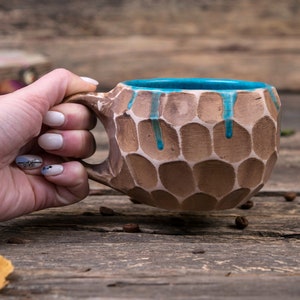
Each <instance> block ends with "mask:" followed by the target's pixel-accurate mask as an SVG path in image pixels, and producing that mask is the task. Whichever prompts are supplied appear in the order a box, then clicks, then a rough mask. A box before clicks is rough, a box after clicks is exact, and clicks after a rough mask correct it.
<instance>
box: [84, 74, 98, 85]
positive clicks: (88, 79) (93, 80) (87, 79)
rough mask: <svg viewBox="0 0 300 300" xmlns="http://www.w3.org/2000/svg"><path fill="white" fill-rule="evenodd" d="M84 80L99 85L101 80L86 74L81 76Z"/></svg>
mask: <svg viewBox="0 0 300 300" xmlns="http://www.w3.org/2000/svg"><path fill="white" fill-rule="evenodd" d="M80 78H81V79H82V80H83V81H85V82H88V83H91V84H93V85H98V84H99V82H98V81H97V80H96V79H93V78H90V77H85V76H81V77H80Z"/></svg>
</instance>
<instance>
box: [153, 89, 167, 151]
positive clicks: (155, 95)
mask: <svg viewBox="0 0 300 300" xmlns="http://www.w3.org/2000/svg"><path fill="white" fill-rule="evenodd" d="M160 96H161V93H160V92H154V93H153V94H152V104H151V113H150V120H151V123H152V127H153V130H154V135H155V139H156V145H157V148H158V149H159V150H163V148H164V143H163V140H162V134H161V129H160V125H159V103H160Z"/></svg>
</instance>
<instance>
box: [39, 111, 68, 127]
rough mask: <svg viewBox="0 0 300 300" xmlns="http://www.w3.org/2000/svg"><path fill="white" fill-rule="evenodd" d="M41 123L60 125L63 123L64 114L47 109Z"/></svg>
mask: <svg viewBox="0 0 300 300" xmlns="http://www.w3.org/2000/svg"><path fill="white" fill-rule="evenodd" d="M43 123H44V124H46V125H48V126H53V127H56V126H61V125H63V124H64V123H65V116H64V114H63V113H61V112H59V111H48V112H47V113H46V115H45V117H44V119H43Z"/></svg>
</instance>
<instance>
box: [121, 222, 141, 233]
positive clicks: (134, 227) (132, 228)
mask: <svg viewBox="0 0 300 300" xmlns="http://www.w3.org/2000/svg"><path fill="white" fill-rule="evenodd" d="M123 231H124V232H130V233H135V232H140V227H139V225H138V224H136V223H128V224H124V225H123Z"/></svg>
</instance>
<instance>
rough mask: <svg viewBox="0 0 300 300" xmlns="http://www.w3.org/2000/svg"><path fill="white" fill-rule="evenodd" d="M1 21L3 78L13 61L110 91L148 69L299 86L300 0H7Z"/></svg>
mask: <svg viewBox="0 0 300 300" xmlns="http://www.w3.org/2000/svg"><path fill="white" fill-rule="evenodd" d="M0 19H1V26H0V68H2V73H1V71H0V79H4V77H7V76H11V73H12V71H11V70H12V69H13V68H12V66H11V64H12V61H14V62H15V65H14V68H15V67H16V62H17V66H18V67H22V68H23V69H24V68H25V69H26V68H27V67H32V65H34V66H35V69H34V72H35V71H37V72H36V73H38V74H32V73H31V77H30V76H29V77H30V78H29V80H31V79H32V78H35V76H40V75H41V74H40V73H43V72H45V71H46V70H48V69H53V68H57V67H64V68H67V69H69V70H71V71H73V72H75V73H77V74H79V75H81V76H90V77H93V78H95V79H97V80H98V81H100V89H101V90H104V91H107V90H109V89H111V88H112V87H114V86H115V85H116V83H118V82H120V81H123V80H127V79H132V78H144V77H228V78H236V79H248V80H259V81H264V82H267V83H270V84H272V85H275V86H276V87H277V88H278V89H279V90H280V91H288V92H298V91H299V89H300V72H299V71H300V39H299V37H300V0H284V1H282V0H239V1H236V0H198V1H196V0H185V1H182V0H127V1H125V0H85V1H82V0H73V1H70V0H64V1H61V0H26V1H23V0H10V1H5V0H1V1H0ZM16 50H22V51H26V54H24V53H20V52H16ZM8 61H9V62H10V66H9V68H10V69H9V70H8V69H7V68H8V67H7V65H8ZM5 68H6V71H5V72H4V71H3V70H4V69H5ZM16 71H17V70H16V69H14V72H16ZM23 71H24V70H23ZM23 75H24V74H23ZM18 76H20V74H18ZM23 79H24V78H23ZM23 79H22V80H23Z"/></svg>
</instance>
